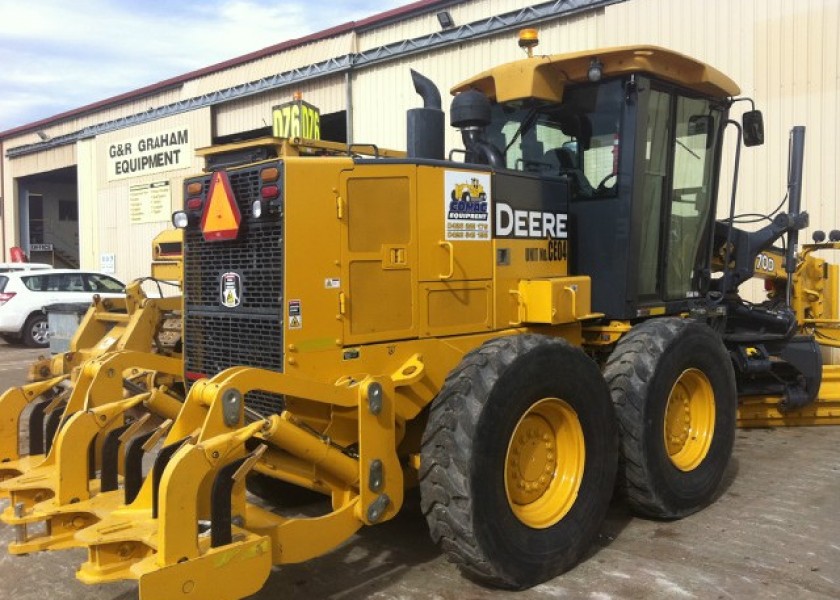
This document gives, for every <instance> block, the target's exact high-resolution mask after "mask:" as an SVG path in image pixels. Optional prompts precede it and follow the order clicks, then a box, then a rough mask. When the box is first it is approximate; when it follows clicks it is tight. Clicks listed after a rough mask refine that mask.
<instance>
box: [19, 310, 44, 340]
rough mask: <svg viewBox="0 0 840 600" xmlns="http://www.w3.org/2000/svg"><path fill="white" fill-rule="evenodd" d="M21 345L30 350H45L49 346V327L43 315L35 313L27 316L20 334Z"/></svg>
mask: <svg viewBox="0 0 840 600" xmlns="http://www.w3.org/2000/svg"><path fill="white" fill-rule="evenodd" d="M21 336H22V337H23V343H24V344H26V345H27V346H29V347H30V348H46V347H47V346H49V345H50V338H49V326H48V324H47V315H45V314H44V313H35V314H33V315H29V318H28V319H26V323H25V324H24V326H23V331H22V332H21Z"/></svg>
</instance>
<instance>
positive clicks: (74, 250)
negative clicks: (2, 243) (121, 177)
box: [18, 166, 79, 269]
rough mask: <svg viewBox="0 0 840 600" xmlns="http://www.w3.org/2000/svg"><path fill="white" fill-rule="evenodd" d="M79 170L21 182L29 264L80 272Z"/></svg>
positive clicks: (24, 240)
mask: <svg viewBox="0 0 840 600" xmlns="http://www.w3.org/2000/svg"><path fill="white" fill-rule="evenodd" d="M78 189H79V185H78V175H77V170H76V167H75V166H74V167H66V168H63V169H56V170H54V171H45V172H43V173H37V174H35V175H29V176H27V177H21V178H19V179H18V202H19V213H18V214H19V215H20V241H21V247H22V248H23V251H24V252H25V253H26V255H27V256H28V257H29V260H30V262H41V263H48V264H51V265H53V266H55V267H61V268H72V269H77V268H79V198H78Z"/></svg>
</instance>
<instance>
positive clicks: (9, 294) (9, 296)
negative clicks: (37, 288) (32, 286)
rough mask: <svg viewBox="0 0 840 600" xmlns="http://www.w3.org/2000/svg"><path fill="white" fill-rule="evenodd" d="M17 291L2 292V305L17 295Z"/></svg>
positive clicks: (0, 299) (0, 296) (0, 294)
mask: <svg viewBox="0 0 840 600" xmlns="http://www.w3.org/2000/svg"><path fill="white" fill-rule="evenodd" d="M15 294H16V292H0V306H3V305H4V304H6V302H8V301H9V300H11V299H12V298H14V297H15Z"/></svg>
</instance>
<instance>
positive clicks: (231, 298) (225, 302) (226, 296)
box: [219, 272, 242, 308]
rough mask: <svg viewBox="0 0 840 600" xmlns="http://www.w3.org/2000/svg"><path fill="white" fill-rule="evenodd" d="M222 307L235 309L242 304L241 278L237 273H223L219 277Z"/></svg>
mask: <svg viewBox="0 0 840 600" xmlns="http://www.w3.org/2000/svg"><path fill="white" fill-rule="evenodd" d="M220 281H221V294H220V298H219V299H220V301H221V303H222V306H225V307H227V308H236V307H237V306H239V304H240V303H241V302H242V278H241V277H240V276H239V273H233V272H229V273H224V274H223V275H222V277H221V280H220Z"/></svg>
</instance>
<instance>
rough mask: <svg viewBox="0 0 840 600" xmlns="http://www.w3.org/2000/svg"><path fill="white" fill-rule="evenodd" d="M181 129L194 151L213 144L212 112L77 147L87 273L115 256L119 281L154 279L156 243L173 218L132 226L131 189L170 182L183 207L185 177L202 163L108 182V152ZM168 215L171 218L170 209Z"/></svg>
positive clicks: (82, 249)
mask: <svg viewBox="0 0 840 600" xmlns="http://www.w3.org/2000/svg"><path fill="white" fill-rule="evenodd" d="M176 128H177V129H183V128H187V129H188V130H189V136H190V146H191V147H192V149H195V148H200V147H202V146H208V145H210V143H211V136H210V109H209V108H203V109H200V110H196V111H192V112H189V113H186V114H183V115H178V116H175V117H170V118H168V119H161V120H158V121H154V122H152V123H147V124H144V125H139V126H137V127H131V128H127V129H121V130H119V131H115V132H111V133H107V134H104V135H101V136H98V137H96V138H95V139H94V140H84V141H81V142H78V144H77V147H78V153H79V170H78V181H79V218H80V223H82V222H85V223H86V227H85V231H84V235H82V236H81V239H80V260H81V265H82V268H87V269H97V270H98V269H99V264H100V262H99V261H100V256H101V255H102V254H115V255H116V276H117V277H118V278H120V279H122V280H125V281H128V280H131V279H134V278H136V277H142V276H146V275H149V274H150V267H149V265H150V263H151V260H152V250H151V245H152V239H154V237H155V235H157V234H158V233H160V232H161V231H162V230H164V229H167V228H169V227H171V225H170V224H169V215H167V218H166V220H163V221H159V222H154V223H134V222H132V220H131V215H130V211H129V186H132V185H140V184H147V183H153V182H158V181H168V182H169V186H170V190H171V194H172V204H173V206H176V207H180V205H181V195H182V192H181V189H182V185H183V181H184V178H185V177H187V176H189V175H193V174H195V173H196V172H197V171H199V170H200V169H201V161H200V160H199V159H196V158H194V157H193V160H192V161H191V163H189V164H188V165H187V166H185V167H184V168H181V169H177V170H172V171H166V172H162V173H155V174H150V175H142V176H138V177H132V178H130V179H119V180H116V181H114V180H111V181H109V179H108V176H107V172H106V167H107V162H108V161H107V157H108V149H109V147H110V145H111V144H115V143H120V142H123V141H124V140H127V139H132V138H136V137H140V136H145V135H156V134H159V133H161V132H164V131H168V130H171V129H176ZM167 212H168V213H169V214H171V210H170V211H167Z"/></svg>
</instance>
